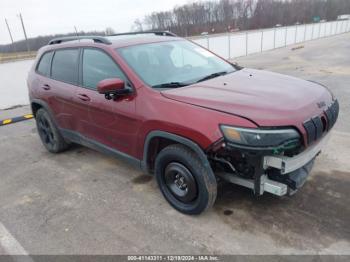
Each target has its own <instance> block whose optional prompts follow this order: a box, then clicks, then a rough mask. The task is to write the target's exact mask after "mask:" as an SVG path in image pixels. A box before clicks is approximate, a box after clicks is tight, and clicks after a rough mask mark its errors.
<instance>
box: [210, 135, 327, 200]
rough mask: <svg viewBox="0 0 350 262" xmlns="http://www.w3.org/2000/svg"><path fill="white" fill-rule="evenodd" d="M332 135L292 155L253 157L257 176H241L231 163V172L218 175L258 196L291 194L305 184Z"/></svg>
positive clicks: (218, 173) (221, 172)
mask: <svg viewBox="0 0 350 262" xmlns="http://www.w3.org/2000/svg"><path fill="white" fill-rule="evenodd" d="M329 138H330V133H328V134H326V135H325V136H324V137H323V138H322V139H320V140H319V142H318V143H316V144H314V145H312V146H310V147H309V148H307V149H306V150H304V151H303V152H301V153H299V154H298V155H295V156H293V157H288V156H283V155H259V154H258V155H255V156H251V157H252V160H251V161H252V162H251V163H250V164H251V165H253V166H254V175H253V176H252V177H251V178H247V177H242V176H241V175H239V174H238V173H237V170H235V168H234V166H233V165H230V164H228V165H229V166H230V167H231V170H232V171H233V172H232V173H229V172H225V171H224V172H223V171H220V172H216V174H217V175H218V176H219V177H221V178H222V179H224V180H226V181H228V182H230V183H233V184H238V185H241V186H244V187H247V188H250V189H252V190H253V191H254V193H255V194H256V195H262V194H263V193H264V192H269V193H271V194H274V195H277V196H284V195H287V194H289V195H291V194H293V193H295V192H296V190H298V189H299V188H300V187H301V186H303V184H304V182H305V181H306V179H307V177H308V175H309V173H310V171H311V169H312V166H313V163H314V159H315V158H316V156H317V155H318V154H319V153H320V152H321V150H322V149H323V148H324V146H325V145H326V143H327V142H328V140H329ZM221 161H222V160H221ZM224 162H225V161H224ZM226 162H227V161H226Z"/></svg>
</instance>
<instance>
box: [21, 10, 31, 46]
mask: <svg viewBox="0 0 350 262" xmlns="http://www.w3.org/2000/svg"><path fill="white" fill-rule="evenodd" d="M19 18H20V19H21V23H22V28H23V33H24V37H25V39H26V45H27V51H28V52H29V51H30V49H29V43H28V38H27V33H26V29H25V27H24V23H23V18H22V14H21V13H19Z"/></svg>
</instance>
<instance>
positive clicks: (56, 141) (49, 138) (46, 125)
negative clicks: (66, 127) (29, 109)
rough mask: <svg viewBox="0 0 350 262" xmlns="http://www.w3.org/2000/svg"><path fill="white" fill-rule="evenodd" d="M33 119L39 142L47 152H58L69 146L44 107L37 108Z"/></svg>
mask: <svg viewBox="0 0 350 262" xmlns="http://www.w3.org/2000/svg"><path fill="white" fill-rule="evenodd" d="M35 119H36V126H37V129H38V133H39V136H40V139H41V142H42V143H43V145H44V146H45V148H46V149H47V150H48V151H49V152H51V153H59V152H62V151H64V150H66V149H67V148H68V147H69V144H68V143H67V142H66V141H65V140H64V138H63V137H62V135H61V134H60V132H59V130H58V128H57V127H56V126H55V124H54V123H53V121H52V119H51V118H50V115H49V114H48V112H47V111H46V110H45V109H43V108H41V109H39V110H38V112H37V113H36V115H35Z"/></svg>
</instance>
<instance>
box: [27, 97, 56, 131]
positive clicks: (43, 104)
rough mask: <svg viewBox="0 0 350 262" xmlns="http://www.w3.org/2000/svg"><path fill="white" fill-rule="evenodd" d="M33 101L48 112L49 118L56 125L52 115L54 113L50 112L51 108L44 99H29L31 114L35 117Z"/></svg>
mask: <svg viewBox="0 0 350 262" xmlns="http://www.w3.org/2000/svg"><path fill="white" fill-rule="evenodd" d="M33 103H35V104H38V105H40V106H42V107H43V108H44V109H45V110H46V111H47V112H48V113H49V115H50V117H51V119H52V120H53V121H54V123H55V125H56V126H57V127H58V125H57V121H56V119H55V117H54V114H53V113H52V110H51V109H50V107H49V105H48V104H47V103H46V102H45V101H44V100H41V99H36V98H33V99H30V107H31V109H32V113H33V116H34V117H35V114H34V112H33Z"/></svg>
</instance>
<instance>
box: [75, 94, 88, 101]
mask: <svg viewBox="0 0 350 262" xmlns="http://www.w3.org/2000/svg"><path fill="white" fill-rule="evenodd" d="M78 98H79V99H80V100H83V101H90V97H88V96H87V95H85V94H78Z"/></svg>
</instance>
